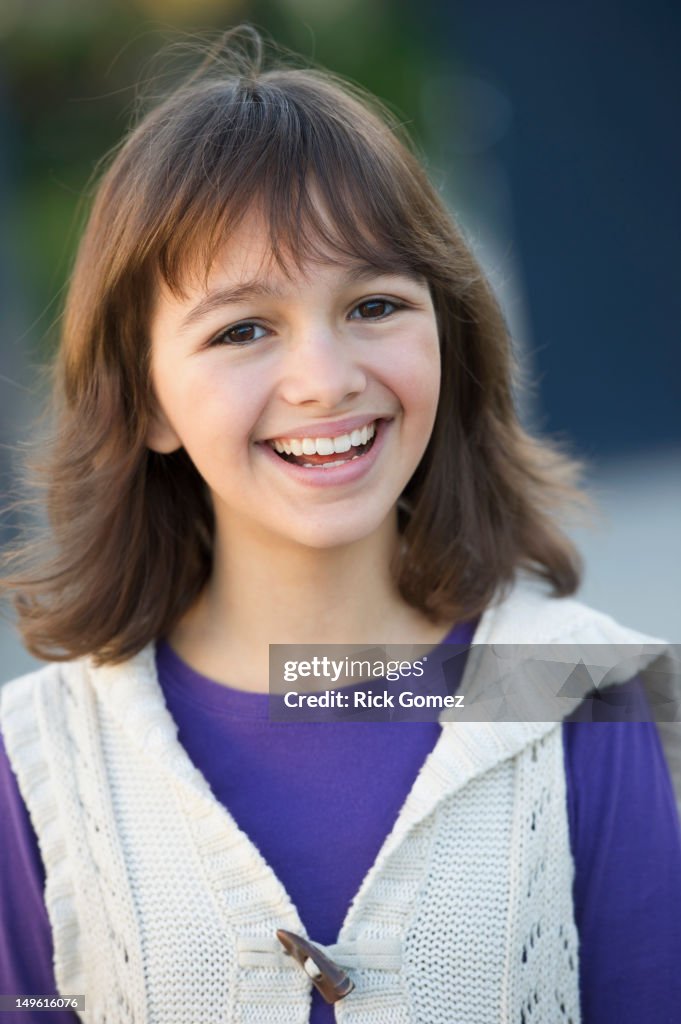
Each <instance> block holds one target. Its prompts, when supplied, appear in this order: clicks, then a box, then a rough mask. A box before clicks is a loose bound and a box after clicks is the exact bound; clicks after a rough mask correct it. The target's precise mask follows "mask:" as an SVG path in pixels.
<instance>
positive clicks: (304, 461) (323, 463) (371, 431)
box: [267, 420, 381, 469]
mask: <svg viewBox="0 0 681 1024" xmlns="http://www.w3.org/2000/svg"><path fill="white" fill-rule="evenodd" d="M380 422H381V421H380V420H374V422H373V423H370V424H368V425H367V426H365V427H362V428H361V429H360V430H353V431H351V432H350V433H349V434H342V435H340V436H339V437H334V438H328V437H322V438H309V437H305V438H300V439H296V438H281V439H280V438H277V439H276V440H275V441H268V442H267V443H268V444H269V446H270V447H271V448H272V450H273V451H275V452H276V453H277V455H278V456H279V458H281V459H283V460H284V462H291V463H294V464H295V465H297V466H302V467H303V468H304V469H318V468H320V467H322V468H324V469H333V468H334V467H335V466H345V465H346V464H347V463H348V462H354V461H355V460H356V459H361V458H362V456H363V455H366V454H367V452H369V451H370V450H371V448H372V447H373V444H374V441H375V440H376V434H377V428H378V424H379V423H380Z"/></svg>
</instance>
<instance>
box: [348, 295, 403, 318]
mask: <svg viewBox="0 0 681 1024" xmlns="http://www.w3.org/2000/svg"><path fill="white" fill-rule="evenodd" d="M403 308H404V307H403V306H402V305H400V303H398V302H392V301H391V300H390V299H364V301H363V302H360V303H358V304H357V305H356V306H355V308H354V309H353V311H352V313H351V314H350V320H382V319H383V317H386V316H390V314H391V313H394V312H395V311H396V310H398V309H403ZM356 313H358V314H359V316H355V314H356Z"/></svg>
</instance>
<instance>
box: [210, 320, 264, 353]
mask: <svg viewBox="0 0 681 1024" xmlns="http://www.w3.org/2000/svg"><path fill="white" fill-rule="evenodd" d="M258 332H260V333H258ZM266 334H267V331H266V330H265V328H264V327H261V326H260V325H259V324H254V323H251V322H250V321H248V322H245V323H243V324H235V325H234V327H228V328H227V330H226V331H221V332H220V334H218V336H217V337H216V338H215V339H214V341H213V344H214V345H234V346H236V347H238V346H239V345H248V344H249V343H250V342H252V341H259V340H260V338H264V336H265V335H266Z"/></svg>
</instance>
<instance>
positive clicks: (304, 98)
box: [3, 27, 580, 663]
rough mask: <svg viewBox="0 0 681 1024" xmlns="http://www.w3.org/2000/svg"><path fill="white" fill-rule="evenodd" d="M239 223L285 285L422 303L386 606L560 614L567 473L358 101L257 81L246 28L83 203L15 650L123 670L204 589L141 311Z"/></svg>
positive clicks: (258, 50) (491, 303)
mask: <svg viewBox="0 0 681 1024" xmlns="http://www.w3.org/2000/svg"><path fill="white" fill-rule="evenodd" d="M320 200H321V202H320ZM254 208H258V209H259V210H260V211H262V212H264V214H265V216H266V218H267V221H266V222H267V223H268V224H269V226H270V233H271V245H272V253H273V256H274V258H275V259H276V260H277V262H278V263H279V265H280V266H281V267H282V268H284V269H285V268H286V266H287V265H288V266H290V265H291V261H292V260H293V261H294V262H295V264H297V265H298V266H301V265H302V264H303V263H304V262H307V261H309V260H311V259H320V260H328V259H330V258H333V259H334V260H338V261H339V262H342V261H343V260H355V261H356V260H358V259H360V260H364V261H366V262H368V263H370V264H372V265H375V266H376V267H377V268H380V269H382V270H386V271H396V272H404V271H408V272H412V273H413V272H416V273H417V274H420V275H423V277H425V279H426V280H427V281H428V283H429V285H430V289H431V294H432V298H433V302H434V306H435V311H436V314H437V320H438V324H439V332H440V342H441V360H442V388H441V395H440V401H439V408H438V411H437V416H436V421H435V425H434V429H433V433H432V437H431V439H430V442H429V444H428V447H427V450H426V452H425V454H424V456H423V458H422V460H421V463H420V464H419V466H418V468H417V470H416V472H415V473H414V475H413V477H412V479H411V480H410V481H409V483H408V485H407V487H406V488H405V491H404V493H403V495H402V497H401V500H400V502H399V505H398V525H399V529H400V533H401V539H402V543H401V544H400V546H399V548H400V550H399V551H398V552H397V553H396V555H395V558H394V562H393V566H392V570H393V572H394V576H395V579H396V581H397V584H398V586H399V589H400V592H401V594H402V595H403V597H404V599H405V601H407V602H408V603H409V604H410V605H412V606H414V607H415V608H418V609H420V610H422V612H423V613H425V614H426V615H427V616H428V617H429V618H431V619H432V620H433V621H442V620H449V621H458V620H462V619H464V618H471V617H473V616H476V615H477V614H479V613H480V612H481V611H482V610H483V609H484V608H485V606H486V605H487V604H488V603H489V602H490V600H491V599H492V598H493V596H494V595H495V593H496V592H497V591H499V590H501V592H503V591H504V590H505V589H506V588H507V587H508V586H509V584H510V583H511V581H512V580H513V579H514V577H515V575H516V573H517V572H518V570H520V569H525V570H528V571H529V572H530V573H533V574H535V575H537V576H539V577H542V578H543V579H545V580H546V581H548V582H550V584H551V585H552V588H553V592H554V593H555V594H556V595H565V594H570V593H572V592H574V590H575V589H576V587H577V585H578V583H579V574H580V566H579V557H578V555H577V553H576V551H575V549H574V547H573V546H572V544H571V543H570V541H569V540H568V539H567V537H566V536H565V535H564V534H563V533H562V532H561V530H560V529H559V527H558V526H557V525H556V522H555V521H554V518H553V513H554V512H555V511H556V510H560V509H565V507H566V506H567V505H569V504H575V503H578V502H579V500H580V492H579V491H578V490H577V488H576V486H575V479H576V476H575V474H576V472H577V468H578V467H577V465H576V463H574V462H572V461H570V460H569V459H568V458H567V457H566V456H565V455H564V454H562V452H561V451H560V450H559V448H558V446H557V445H556V444H555V443H548V442H547V441H545V440H544V441H538V440H535V439H533V438H531V437H530V436H528V434H527V433H526V432H525V431H524V430H523V429H522V428H521V426H520V424H519V421H518V418H517V416H516V411H515V409H514V401H513V394H512V391H513V378H514V361H513V356H512V349H511V343H510V338H509V333H508V330H507V327H506V324H505V322H504V318H503V316H502V313H501V311H500V308H499V305H498V303H497V301H496V299H495V297H494V295H493V294H492V291H491V289H490V286H489V284H488V282H487V280H486V279H485V276H484V274H483V273H482V271H481V269H480V266H479V265H478V263H477V262H476V260H475V258H474V256H473V255H472V253H471V251H470V249H469V248H468V246H467V244H466V242H465V241H464V239H463V237H462V234H461V232H460V231H459V229H458V228H457V226H456V225H455V223H454V222H453V220H452V218H451V216H450V214H449V213H448V211H447V209H446V208H445V206H444V204H443V202H442V200H441V199H440V197H439V195H438V194H437V192H436V190H435V189H434V188H433V186H432V185H431V183H430V182H429V180H428V178H427V175H426V173H425V171H424V169H423V166H422V164H421V162H420V160H419V158H418V156H417V155H415V152H414V150H413V148H412V144H411V143H410V142H409V140H408V138H407V137H406V136H405V134H404V132H403V131H402V129H401V127H400V126H399V125H398V124H397V122H396V119H395V118H394V116H393V115H391V113H390V112H389V111H387V110H386V109H385V108H383V107H382V106H381V105H380V104H379V103H378V101H376V100H375V99H374V98H372V97H370V96H368V95H366V94H365V93H364V92H363V91H362V90H360V89H359V88H357V87H356V86H354V85H351V84H348V83H347V82H345V81H343V80H341V79H339V78H338V77H336V76H334V75H332V74H329V73H327V72H322V71H319V70H316V69H307V68H303V69H301V68H299V67H292V66H287V65H286V64H284V63H282V62H279V63H277V64H275V65H274V66H269V67H265V66H264V60H263V47H262V43H261V40H260V37H259V36H258V34H257V33H256V32H255V31H254V30H252V29H250V28H248V27H246V28H242V29H240V30H236V31H232V32H231V33H228V35H227V37H223V39H222V40H221V44H220V47H219V52H218V53H214V54H213V55H212V56H211V57H209V58H208V60H207V61H206V62H204V65H202V66H201V68H200V69H199V71H198V72H196V73H194V75H192V76H191V77H190V78H189V79H188V80H186V81H185V82H184V84H183V85H181V86H180V87H179V88H178V89H176V91H174V92H173V93H172V94H171V95H170V96H169V97H168V98H167V99H166V100H165V101H164V102H162V103H161V104H160V105H158V106H157V107H156V108H155V109H153V110H152V111H151V112H150V113H148V114H147V116H145V117H144V118H143V119H142V120H141V121H140V123H139V124H138V125H137V127H135V128H134V129H133V130H132V131H131V132H130V134H129V135H128V137H127V138H126V139H125V140H124V142H123V144H122V145H121V146H120V147H119V148H118V150H117V151H116V152H115V154H114V155H113V158H112V159H111V160H110V162H109V166H108V169H107V170H106V172H105V173H104V175H103V177H102V179H101V182H100V185H99V187H98V189H97V192H96V195H95V199H94V203H93V207H92V210H91V214H90V217H89V221H88V223H87V227H86V229H85V232H84V235H83V238H82V241H81V244H80V248H79V251H78V255H77V259H76V263H75V268H74V270H73V275H72V279H71V282H70V287H69V291H68V298H67V302H66V309H65V314H64V318H63V332H62V339H61V346H60V350H59V353H58V357H57V360H56V364H55V371H56V372H55V390H54V394H55V397H56V401H55V419H54V430H53V433H52V437H51V440H50V443H49V445H48V446H47V452H48V454H47V457H46V459H44V460H43V465H42V470H41V472H42V478H43V482H44V483H45V484H46V506H47V514H48V522H49V538H48V540H49V548H48V549H46V550H43V549H36V548H35V547H34V545H26V546H24V548H23V549H22V551H21V552H19V553H17V552H15V553H14V555H13V558H14V559H15V560H16V559H18V564H19V569H18V571H14V572H13V573H12V574H11V576H10V577H6V578H5V580H4V582H3V586H4V587H5V589H11V590H12V591H13V592H14V593H15V606H16V609H17V611H18V616H19V626H20V629H21V631H22V633H23V637H24V641H25V644H26V647H27V648H28V650H29V651H31V652H32V653H33V654H35V655H37V656H38V657H41V658H52V659H63V658H71V657H77V656H82V655H92V656H93V657H94V658H95V660H96V661H98V662H100V663H102V662H117V661H121V660H123V659H125V658H127V657H129V656H131V655H133V654H134V653H136V652H137V651H138V650H140V649H141V648H142V647H143V646H144V645H145V644H147V643H148V642H149V641H151V640H153V639H155V638H158V637H161V636H163V635H165V634H167V633H168V632H169V631H170V630H171V629H172V627H173V625H174V624H175V623H176V622H177V621H178V620H179V618H180V617H181V616H182V615H183V614H184V612H185V611H186V610H187V609H188V608H189V606H190V605H191V604H192V603H193V602H194V600H195V599H196V597H197V595H198V594H199V592H200V591H201V589H202V588H203V587H204V585H205V583H206V581H207V579H208V577H209V575H210V573H211V565H212V551H213V536H214V517H213V510H212V507H211V500H210V495H209V492H208V489H207V486H206V485H205V483H204V481H203V480H202V478H201V477H200V475H199V473H198V472H197V470H196V469H195V468H194V466H193V464H192V463H191V461H190V460H189V458H188V456H187V455H186V453H185V452H184V451H183V450H180V451H178V452H175V453H172V454H169V455H161V454H157V453H154V452H152V451H150V450H149V449H148V448H147V446H146V443H145V440H146V437H147V430H148V425H149V421H150V415H151V413H152V411H153V402H154V397H153V394H152V391H151V387H150V374H149V320H150V310H151V303H152V299H153V296H154V293H155V290H156V287H157V285H158V283H159V282H160V281H164V282H165V283H166V284H167V285H168V286H169V287H170V288H171V289H172V290H173V291H175V292H176V293H178V294H181V293H182V287H183V282H186V280H187V274H189V273H191V272H194V271H199V272H201V271H202V269H203V271H206V268H209V267H210V264H211V261H212V259H213V258H214V256H215V254H216V253H217V251H218V250H219V248H220V246H221V245H223V244H224V241H225V239H226V238H227V237H228V236H229V233H230V232H231V231H232V230H234V228H235V227H236V226H237V225H238V224H239V222H240V221H241V219H242V218H243V217H244V215H245V214H246V213H247V212H248V211H250V210H252V209H254ZM43 450H44V449H43ZM36 551H37V553H36ZM15 564H16V562H15Z"/></svg>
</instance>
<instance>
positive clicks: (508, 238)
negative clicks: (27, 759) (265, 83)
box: [0, 0, 681, 679]
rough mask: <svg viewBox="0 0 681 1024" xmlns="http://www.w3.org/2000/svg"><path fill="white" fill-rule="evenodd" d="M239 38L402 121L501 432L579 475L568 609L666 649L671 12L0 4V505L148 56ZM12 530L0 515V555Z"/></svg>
mask: <svg viewBox="0 0 681 1024" xmlns="http://www.w3.org/2000/svg"><path fill="white" fill-rule="evenodd" d="M244 20H247V21H250V22H252V23H253V24H255V25H256V26H258V27H259V28H261V29H263V30H264V31H265V32H266V33H268V34H269V35H271V36H272V37H273V38H274V39H276V40H277V41H278V42H280V43H283V44H284V45H286V46H288V47H290V48H292V49H294V50H296V51H297V52H299V53H301V54H302V55H303V56H304V57H307V58H310V59H312V60H314V61H316V62H318V63H320V64H322V65H324V66H327V67H329V68H330V69H332V70H334V71H336V72H340V73H341V74H344V75H347V76H349V77H350V78H352V79H354V80H356V81H358V82H360V83H362V84H363V85H365V86H367V87H368V88H370V89H371V90H372V91H373V92H375V93H376V94H377V95H378V96H380V97H381V98H382V99H384V100H386V101H387V102H388V103H389V104H390V105H391V106H392V107H393V109H395V110H397V111H398V112H399V113H400V115H401V117H402V118H403V120H404V121H405V122H406V123H407V124H408V125H409V127H410V130H411V132H412V134H413V135H414V137H415V138H416V141H417V143H418V144H419V146H420V147H421V149H422V151H423V152H424V153H425V154H426V158H427V163H428V167H429V170H430V173H431V176H432V178H433V180H434V181H435V183H436V185H437V187H438V188H439V189H440V190H441V191H442V193H443V194H444V196H445V197H446V199H447V201H448V203H449V204H450V206H451V208H452V210H453V211H454V212H455V214H456V216H457V217H458V219H459V221H460V223H461V224H462V225H463V227H464V230H465V232H466V234H467V236H468V238H469V240H470V242H471V244H472V245H473V247H474V248H475V250H476V252H477V254H478V256H479V258H480V259H481V261H482V263H483V264H484V266H485V267H486V269H487V271H488V273H489V274H490V276H491V278H492V281H493V283H494V285H495V288H496V290H497V293H498V295H499V297H500V299H501V301H502V304H503V306H504V309H505V311H506V315H507V318H508V320H509V322H510V324H511V328H512V332H513V335H514V338H515V343H516V345H517V349H518V355H519V359H520V361H521V364H522V366H523V367H524V368H525V370H526V372H527V374H528V375H529V377H530V378H531V379H533V380H534V381H536V387H535V388H534V389H533V390H532V391H531V392H530V393H528V394H525V395H524V396H523V398H522V415H523V418H524V422H525V423H526V424H527V425H528V426H530V427H531V428H532V429H533V430H535V431H539V432H541V433H545V434H549V435H551V436H554V437H559V438H561V439H562V440H563V441H565V442H567V443H569V445H570V447H571V450H572V451H573V453H574V454H576V455H578V456H580V457H582V458H584V459H585V460H586V461H587V464H588V467H589V475H588V483H589V486H590V490H591V493H592V494H593V496H594V497H595V498H596V499H597V501H598V502H599V504H600V507H601V509H602V511H603V516H602V518H601V520H600V521H599V522H598V523H597V525H596V528H595V529H591V530H588V531H586V530H582V529H580V530H579V531H573V535H574V537H575V539H576V540H577V541H578V543H579V544H580V546H581V549H582V551H583V553H584V556H585V559H586V567H587V571H586V581H585V585H584V588H583V590H582V592H581V597H582V599H583V600H585V601H587V602H589V603H591V604H593V605H595V606H596V607H600V608H602V609H604V610H606V611H608V612H609V613H611V614H613V615H615V616H616V617H618V618H620V619H621V620H622V621H623V622H625V623H626V624H628V625H632V626H635V627H637V628H639V629H641V630H643V631H647V632H650V633H652V634H654V635H657V636H664V637H667V638H668V639H671V640H673V641H675V642H681V614H680V608H681V585H680V583H679V578H680V569H681V531H680V529H679V522H680V521H681V517H680V516H679V510H680V509H681V418H680V417H679V381H680V380H681V372H680V370H681V337H680V324H681V287H680V283H681V282H680V279H679V269H680V263H681V259H680V257H679V226H680V223H681V218H680V216H679V214H680V206H681V198H680V192H679V181H681V166H680V163H681V161H680V159H679V155H680V153H679V150H680V146H681V143H680V141H679V133H678V103H679V96H680V92H681V91H680V89H679V85H680V81H679V79H680V77H681V62H679V60H678V53H679V43H680V42H681V8H679V7H677V6H676V5H671V4H669V3H667V2H666V0H665V2H663V0H647V2H645V3H644V2H642V0H639V2H626V0H619V2H618V3H617V4H614V3H606V2H605V0H589V2H587V0H575V2H574V3H572V4H569V5H567V4H561V5H555V4H546V3H544V2H539V0H526V2H525V3H523V4H521V5H514V4H508V3H507V2H504V0H475V2H473V0H465V2H462V3H457V2H456V0H452V2H449V3H447V4H445V3H441V2H439V0H420V2H419V3H416V2H415V0H398V2H395V0H97V2H94V0H1V2H0V219H1V222H2V226H3V230H2V237H1V239H0V302H1V308H2V329H1V332H0V485H1V487H2V495H3V498H2V504H3V505H4V506H7V505H8V501H9V499H8V495H9V494H10V492H11V490H12V487H13V486H14V479H15V473H16V468H17V457H16V454H15V453H14V451H13V449H15V448H16V446H17V444H20V443H21V441H22V440H23V439H25V438H26V437H27V436H28V433H29V425H30V423H31V420H32V419H33V418H34V417H35V416H36V414H37V413H38V411H39V405H40V388H39V384H38V367H39V366H40V364H41V363H42V362H43V361H44V360H45V359H46V358H47V357H48V356H49V354H50V352H51V351H53V347H54V344H55V340H56V334H57V327H58V319H59V313H60V308H61V302H62V296H63V288H64V283H65V281H66V280H67V277H68V273H69V267H70V265H71V261H72V258H73V253H74V248H75V245H76V241H77V238H78V231H79V225H80V224H81V223H82V218H83V212H84V209H86V206H87V196H88V193H89V189H90V183H91V179H92V175H93V173H94V171H95V169H96V165H97V161H98V160H99V159H100V158H101V157H102V156H103V155H104V153H105V152H106V151H107V150H108V149H109V148H110V147H111V146H112V145H114V143H116V142H117V141H118V140H119V139H120V137H121V136H122V134H123V133H124V132H125V131H126V128H127V127H128V125H129V124H130V123H131V121H132V120H133V117H134V111H135V105H136V101H137V95H138V86H140V85H142V86H143V87H144V88H146V85H145V83H147V82H148V81H149V79H150V78H152V77H153V76H154V75H157V74H158V73H159V68H161V69H162V68H163V66H164V65H163V64H161V65H159V64H158V63H152V58H153V56H154V55H155V54H156V53H157V52H158V51H159V49H161V48H163V47H166V46H168V45H169V44H172V43H174V42H178V41H181V40H183V39H184V40H187V39H188V38H191V37H193V36H194V35H196V34H197V33H199V34H205V32H207V31H208V32H213V31H215V30H219V29H221V28H225V27H228V26H230V25H234V24H236V23H238V22H240V21H244ZM176 66H177V65H176ZM168 74H169V73H168V72H167V71H166V72H164V73H163V79H162V87H166V86H167V85H168V84H169V81H170V79H169V77H168ZM154 88H155V87H153V86H152V91H153V89H154ZM16 528H17V522H16V519H15V513H13V512H12V510H11V508H6V511H5V512H4V514H3V516H2V519H1V520H0V529H1V536H0V540H1V541H2V543H7V542H8V541H10V540H11V539H12V537H13V536H14V534H15V531H16ZM7 614H8V613H7ZM0 658H1V659H2V672H1V673H0V678H2V679H9V678H11V677H12V676H13V675H16V674H17V673H18V672H19V671H22V670H24V669H26V668H28V667H30V666H31V664H33V662H32V659H30V658H29V656H28V655H27V654H26V653H25V652H24V651H23V650H22V648H21V645H20V643H19V641H18V639H17V638H16V636H15V634H14V631H13V629H12V627H11V623H10V622H9V621H5V620H3V622H2V624H0Z"/></svg>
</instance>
